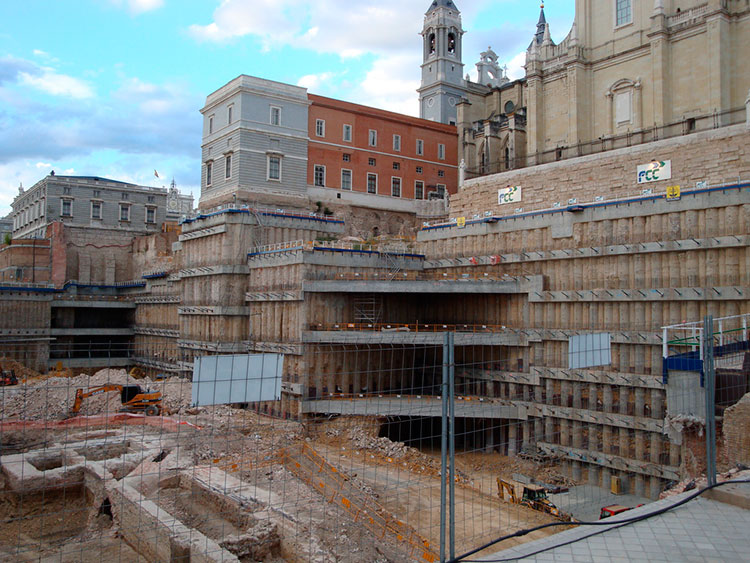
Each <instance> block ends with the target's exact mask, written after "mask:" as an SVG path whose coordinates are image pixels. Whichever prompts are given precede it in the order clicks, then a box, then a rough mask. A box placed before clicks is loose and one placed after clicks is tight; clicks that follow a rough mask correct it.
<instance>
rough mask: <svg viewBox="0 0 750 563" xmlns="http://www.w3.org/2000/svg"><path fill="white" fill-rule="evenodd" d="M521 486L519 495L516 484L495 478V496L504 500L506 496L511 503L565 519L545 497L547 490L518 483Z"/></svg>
mask: <svg viewBox="0 0 750 563" xmlns="http://www.w3.org/2000/svg"><path fill="white" fill-rule="evenodd" d="M520 486H523V494H522V495H521V496H520V497H519V496H518V494H517V493H516V486H515V485H514V484H513V483H510V482H508V481H505V480H504V479H501V478H500V477H498V478H497V496H499V497H500V498H501V499H503V500H505V497H506V496H507V497H508V499H507V500H509V501H510V502H511V503H513V504H520V505H522V506H528V507H529V508H532V509H534V510H538V511H539V512H545V513H546V514H550V515H552V516H554V517H555V518H560V519H563V520H565V519H566V517H565V515H563V513H562V512H560V509H559V508H557V507H556V506H555V505H554V504H552V501H550V500H549V499H548V498H547V490H546V489H545V488H544V487H541V486H539V485H520V484H519V487H520Z"/></svg>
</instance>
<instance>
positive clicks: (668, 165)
mask: <svg viewBox="0 0 750 563" xmlns="http://www.w3.org/2000/svg"><path fill="white" fill-rule="evenodd" d="M670 178H672V161H671V160H661V161H659V160H655V161H653V162H649V163H648V164H641V165H640V166H638V183H639V184H647V183H648V182H658V181H659V180H669V179H670Z"/></svg>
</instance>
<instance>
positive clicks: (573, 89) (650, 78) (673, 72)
mask: <svg viewBox="0 0 750 563" xmlns="http://www.w3.org/2000/svg"><path fill="white" fill-rule="evenodd" d="M531 31H532V30H530V35H531V37H530V40H531V42H530V44H529V46H528V49H527V51H526V75H525V77H524V78H521V79H520V80H516V81H512V82H511V81H509V80H508V79H507V78H506V77H505V75H504V72H503V70H502V69H501V68H500V66H499V64H498V62H497V61H498V57H497V55H496V54H495V53H494V52H493V51H492V50H491V49H488V50H487V51H486V52H484V53H482V54H481V59H480V62H479V63H477V71H478V80H477V82H473V81H471V80H469V78H468V75H466V77H464V73H463V64H462V45H461V41H462V37H463V34H464V30H463V28H462V26H461V14H460V12H459V10H458V8H457V7H456V5H455V4H454V3H453V2H452V1H451V0H435V1H434V2H433V3H432V5H431V6H430V8H429V10H428V11H427V14H426V15H425V22H424V29H423V31H422V35H423V38H424V62H423V65H422V86H421V88H420V89H419V94H420V111H421V116H422V117H424V118H426V119H433V120H437V121H442V122H444V123H455V124H456V125H457V127H458V135H459V157H458V160H459V162H460V161H462V160H463V161H464V165H465V167H466V175H467V177H474V176H479V175H485V174H491V173H496V172H502V171H505V170H510V169H514V168H522V167H525V166H532V165H535V164H542V163H546V162H552V161H556V160H562V159H566V158H572V157H576V156H583V155H586V154H593V153H598V152H602V151H605V150H610V149H615V148H621V147H626V146H632V145H636V144H641V143H647V142H652V141H656V140H659V139H662V138H668V137H674V136H678V135H683V134H686V133H691V132H694V131H700V130H707V129H712V128H716V127H722V126H726V125H731V124H734V123H739V122H741V121H743V120H744V117H745V114H744V112H745V107H744V106H745V101H746V97H747V94H748V89H749V88H750V60H748V57H746V56H742V53H743V49H744V48H743V47H742V46H743V45H748V44H750V2H749V1H748V0H597V1H594V0H576V10H575V18H574V21H573V24H572V26H571V29H570V32H569V33H568V35H567V36H566V37H565V39H563V41H562V42H560V43H559V44H555V43H554V42H553V41H552V38H551V35H550V28H549V24H548V23H547V21H546V18H545V14H544V6H543V5H542V9H541V13H540V17H539V22H538V24H537V29H536V31H535V32H533V34H532V33H531Z"/></svg>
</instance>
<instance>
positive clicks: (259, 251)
mask: <svg viewBox="0 0 750 563" xmlns="http://www.w3.org/2000/svg"><path fill="white" fill-rule="evenodd" d="M411 242H413V241H411ZM316 249H319V250H334V251H335V250H340V251H346V252H367V253H372V254H389V255H395V256H412V254H411V253H409V252H408V251H407V252H402V253H394V252H392V251H390V250H388V249H385V248H384V246H383V245H381V244H375V243H368V242H352V241H338V240H311V241H304V240H294V241H289V242H281V243H276V244H267V245H263V246H258V247H256V248H255V249H254V250H253V251H252V252H249V253H248V255H249V256H258V255H263V254H275V253H279V252H296V251H298V250H305V251H309V252H312V251H314V250H316Z"/></svg>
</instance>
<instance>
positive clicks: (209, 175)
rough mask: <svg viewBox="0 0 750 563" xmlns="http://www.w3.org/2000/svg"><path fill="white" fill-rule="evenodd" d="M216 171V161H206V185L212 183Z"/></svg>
mask: <svg viewBox="0 0 750 563" xmlns="http://www.w3.org/2000/svg"><path fill="white" fill-rule="evenodd" d="M213 172H214V163H213V162H207V163H206V185H207V186H210V185H211V180H212V176H213Z"/></svg>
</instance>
